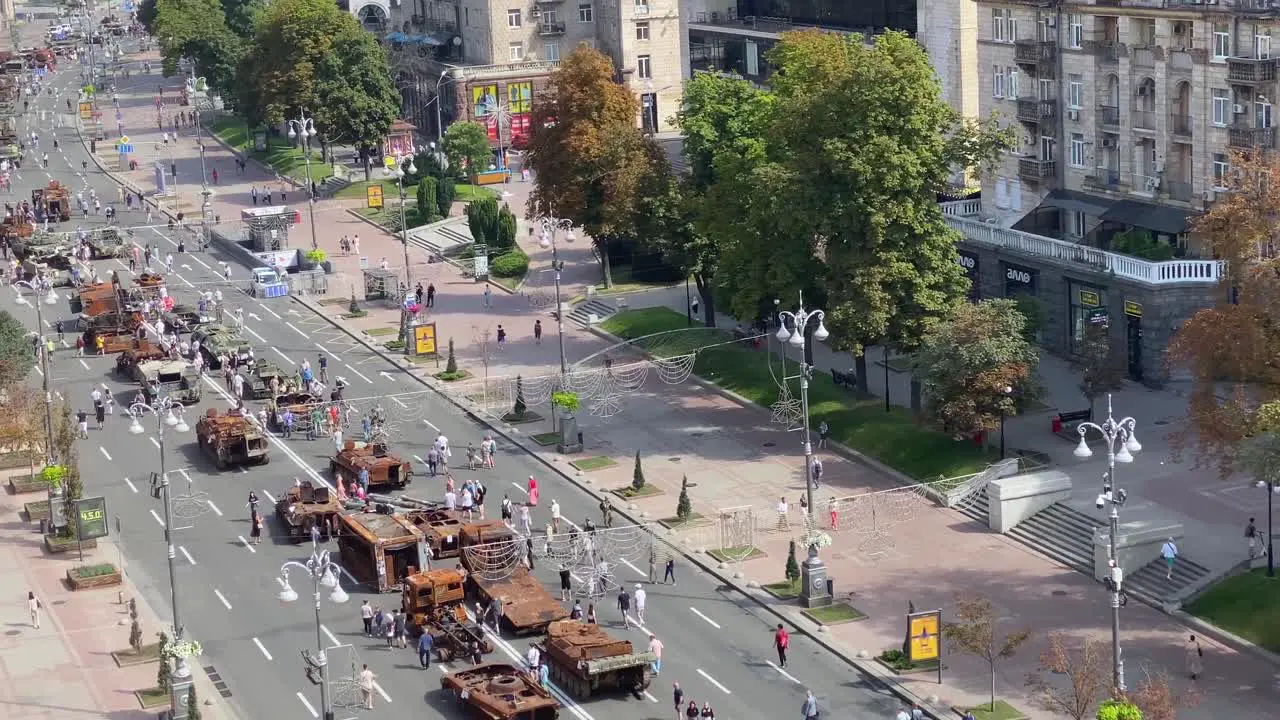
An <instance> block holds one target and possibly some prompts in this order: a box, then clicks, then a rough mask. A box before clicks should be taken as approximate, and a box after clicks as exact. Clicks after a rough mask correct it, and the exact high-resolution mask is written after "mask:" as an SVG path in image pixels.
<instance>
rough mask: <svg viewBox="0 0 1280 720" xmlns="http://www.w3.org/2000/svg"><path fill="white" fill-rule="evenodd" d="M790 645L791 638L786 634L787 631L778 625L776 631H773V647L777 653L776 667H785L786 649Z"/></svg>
mask: <svg viewBox="0 0 1280 720" xmlns="http://www.w3.org/2000/svg"><path fill="white" fill-rule="evenodd" d="M790 645H791V636H790V635H788V634H787V629H786V628H785V627H783V626H782V623H778V629H777V630H774V631H773V647H774V649H775V650H777V651H778V667H786V666H787V648H788V647H789V646H790Z"/></svg>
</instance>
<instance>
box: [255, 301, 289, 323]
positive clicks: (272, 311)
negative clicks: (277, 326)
mask: <svg viewBox="0 0 1280 720" xmlns="http://www.w3.org/2000/svg"><path fill="white" fill-rule="evenodd" d="M258 304H259V305H262V303H258ZM262 309H263V310H266V311H267V312H269V313H271V314H272V315H275V318H276V319H277V320H283V319H284V318H282V317H280V316H279V315H276V311H275V310H272V309H271V308H269V307H267V306H266V305H262Z"/></svg>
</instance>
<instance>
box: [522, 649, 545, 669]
mask: <svg viewBox="0 0 1280 720" xmlns="http://www.w3.org/2000/svg"><path fill="white" fill-rule="evenodd" d="M524 660H525V662H526V663H528V664H529V672H532V673H537V672H538V665H540V664H541V662H542V653H540V652H538V648H536V647H534V646H533V645H530V646H529V650H528V652H526V653H525V654H524Z"/></svg>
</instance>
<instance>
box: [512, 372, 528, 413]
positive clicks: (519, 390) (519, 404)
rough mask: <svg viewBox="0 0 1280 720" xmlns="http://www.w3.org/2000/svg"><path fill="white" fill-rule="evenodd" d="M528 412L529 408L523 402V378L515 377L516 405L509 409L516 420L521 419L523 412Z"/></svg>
mask: <svg viewBox="0 0 1280 720" xmlns="http://www.w3.org/2000/svg"><path fill="white" fill-rule="evenodd" d="M528 410H529V406H528V405H525V402H524V378H523V377H521V376H519V375H517V376H516V403H515V405H514V406H512V408H511V414H512V415H514V416H516V417H517V418H520V417H523V416H524V414H525V412H527V411H528Z"/></svg>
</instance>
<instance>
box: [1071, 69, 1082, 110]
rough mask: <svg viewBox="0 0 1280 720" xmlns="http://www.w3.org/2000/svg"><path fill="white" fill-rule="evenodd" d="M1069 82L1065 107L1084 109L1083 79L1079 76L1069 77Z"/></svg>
mask: <svg viewBox="0 0 1280 720" xmlns="http://www.w3.org/2000/svg"><path fill="white" fill-rule="evenodd" d="M1069 80H1070V82H1069V83H1068V84H1067V105H1068V106H1069V107H1072V108H1075V109H1076V110H1079V109H1080V108H1082V107H1084V105H1083V102H1082V101H1083V98H1084V78H1083V77H1082V76H1080V75H1071V76H1070V77H1069Z"/></svg>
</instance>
